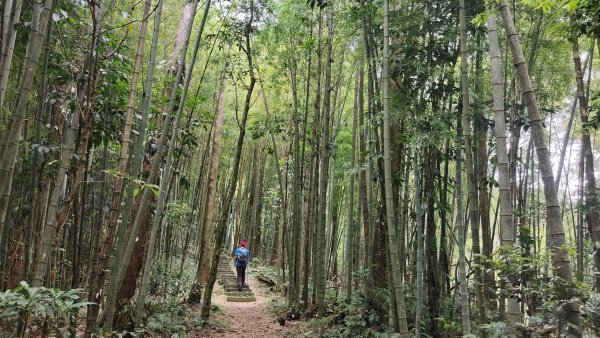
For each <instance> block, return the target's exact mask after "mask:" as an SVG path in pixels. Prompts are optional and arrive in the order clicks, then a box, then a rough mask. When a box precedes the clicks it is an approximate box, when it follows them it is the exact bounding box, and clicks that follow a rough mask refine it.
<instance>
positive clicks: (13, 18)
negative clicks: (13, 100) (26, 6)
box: [0, 0, 49, 120]
mask: <svg viewBox="0 0 600 338" xmlns="http://www.w3.org/2000/svg"><path fill="white" fill-rule="evenodd" d="M4 6H5V7H4V21H3V23H2V26H3V27H2V36H3V38H2V42H3V43H2V61H1V62H0V110H2V111H3V112H2V113H0V116H1V119H2V120H4V119H5V117H6V113H5V112H4V103H5V99H6V87H7V84H8V77H9V75H10V67H11V64H12V57H13V53H14V50H15V41H16V39H17V26H18V24H19V21H20V18H21V8H22V7H23V0H7V1H6V3H5V5H4ZM46 34H47V35H49V33H46Z"/></svg>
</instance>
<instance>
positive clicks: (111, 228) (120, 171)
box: [88, 0, 152, 325]
mask: <svg viewBox="0 0 600 338" xmlns="http://www.w3.org/2000/svg"><path fill="white" fill-rule="evenodd" d="M151 5H152V1H150V0H146V2H145V4H144V12H143V18H142V24H141V27H140V34H139V36H138V46H137V51H136V56H135V61H134V66H133V76H132V79H131V85H130V87H129V99H128V101H127V111H126V115H125V124H124V126H123V139H122V141H121V150H120V153H119V159H118V161H117V169H116V170H117V177H116V180H115V185H114V188H113V193H112V198H111V203H110V209H109V212H108V223H107V228H106V229H107V231H106V233H104V235H103V237H102V241H101V246H100V254H99V256H98V263H97V266H96V271H95V278H94V279H93V280H92V283H91V284H90V294H91V295H95V294H98V292H97V290H99V289H100V288H102V287H103V286H104V280H105V278H106V273H105V271H106V269H107V267H108V261H109V258H110V253H111V251H112V242H113V238H114V233H115V230H116V227H117V219H118V216H119V211H120V208H121V198H122V192H123V185H124V177H125V175H126V170H127V161H128V159H129V144H130V140H131V129H132V128H131V126H132V122H133V115H134V105H135V103H136V100H137V84H138V81H139V79H140V74H141V70H142V69H141V68H142V61H143V56H144V47H145V41H146V32H147V28H148V16H149V15H150V8H151ZM124 218H125V217H124ZM101 297H102V295H100V294H98V296H95V297H94V302H95V303H96V304H93V305H90V306H89V307H88V314H89V315H90V316H89V317H88V321H89V322H90V325H91V324H92V323H91V321H92V318H91V316H95V314H97V311H98V306H99V305H98V304H99V303H100V301H101V299H102V298H101ZM94 325H95V323H94Z"/></svg>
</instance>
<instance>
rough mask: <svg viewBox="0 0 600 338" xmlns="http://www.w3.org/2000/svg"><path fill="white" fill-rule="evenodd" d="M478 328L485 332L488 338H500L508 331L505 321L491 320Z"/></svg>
mask: <svg viewBox="0 0 600 338" xmlns="http://www.w3.org/2000/svg"><path fill="white" fill-rule="evenodd" d="M480 328H481V330H483V331H485V332H486V334H487V337H489V338H502V337H506V336H507V335H508V333H509V327H508V325H507V324H506V323H505V322H491V323H489V324H483V325H481V326H480Z"/></svg>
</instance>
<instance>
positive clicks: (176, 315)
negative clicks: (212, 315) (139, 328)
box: [143, 300, 218, 337]
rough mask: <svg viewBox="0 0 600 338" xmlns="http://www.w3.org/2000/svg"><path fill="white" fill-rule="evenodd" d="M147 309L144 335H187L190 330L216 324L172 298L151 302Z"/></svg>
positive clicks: (214, 326) (213, 326)
mask: <svg viewBox="0 0 600 338" xmlns="http://www.w3.org/2000/svg"><path fill="white" fill-rule="evenodd" d="M149 310H150V311H149V316H148V321H147V322H146V324H145V326H144V328H143V329H144V332H145V334H144V336H147V335H153V334H156V335H161V336H167V337H187V334H186V332H189V331H191V330H196V329H200V328H209V329H213V328H216V327H217V326H218V324H217V323H216V322H214V321H212V320H210V319H208V320H205V319H203V318H202V317H200V315H199V314H198V313H196V312H194V311H192V310H191V309H190V307H188V306H185V305H184V304H181V303H179V302H175V301H172V300H170V301H164V302H160V303H153V304H151V305H150V309H149Z"/></svg>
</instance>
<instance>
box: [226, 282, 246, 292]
mask: <svg viewBox="0 0 600 338" xmlns="http://www.w3.org/2000/svg"><path fill="white" fill-rule="evenodd" d="M237 287H238V286H237V284H236V283H226V284H223V288H225V289H237ZM242 289H248V290H249V289H250V286H248V285H244V286H243V287H242Z"/></svg>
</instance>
